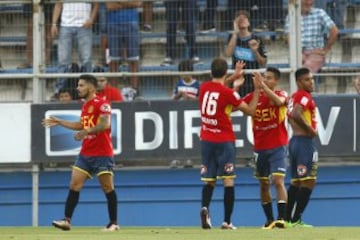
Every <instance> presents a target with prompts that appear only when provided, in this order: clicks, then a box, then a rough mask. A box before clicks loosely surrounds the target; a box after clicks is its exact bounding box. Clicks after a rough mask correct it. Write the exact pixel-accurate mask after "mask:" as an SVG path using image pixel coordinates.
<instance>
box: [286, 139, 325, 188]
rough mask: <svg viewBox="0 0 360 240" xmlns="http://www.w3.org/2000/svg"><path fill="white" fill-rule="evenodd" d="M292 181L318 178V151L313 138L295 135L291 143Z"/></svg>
mask: <svg viewBox="0 0 360 240" xmlns="http://www.w3.org/2000/svg"><path fill="white" fill-rule="evenodd" d="M289 158H290V170H291V181H294V180H300V181H301V180H307V179H316V177H317V168H318V164H317V163H318V152H317V150H316V148H315V145H314V142H313V139H312V138H310V137H304V136H293V137H292V138H291V139H290V143H289Z"/></svg>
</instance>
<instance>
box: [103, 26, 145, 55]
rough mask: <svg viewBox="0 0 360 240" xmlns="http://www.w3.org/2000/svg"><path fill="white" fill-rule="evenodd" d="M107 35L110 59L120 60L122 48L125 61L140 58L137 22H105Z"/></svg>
mask: <svg viewBox="0 0 360 240" xmlns="http://www.w3.org/2000/svg"><path fill="white" fill-rule="evenodd" d="M107 36H108V46H109V55H110V60H112V61H120V60H121V59H122V53H123V49H125V50H126V60H127V61H138V60H139V59H140V50H139V47H140V36H139V23H138V22H125V23H117V24H107Z"/></svg>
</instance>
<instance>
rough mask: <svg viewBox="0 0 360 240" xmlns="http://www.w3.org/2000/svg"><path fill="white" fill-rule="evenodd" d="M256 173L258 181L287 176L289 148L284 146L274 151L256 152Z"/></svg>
mask: <svg viewBox="0 0 360 240" xmlns="http://www.w3.org/2000/svg"><path fill="white" fill-rule="evenodd" d="M254 155H255V171H254V176H255V177H256V178H258V179H269V176H270V175H280V176H285V173H286V157H287V147H286V146H282V147H278V148H274V149H268V150H261V151H256V152H254Z"/></svg>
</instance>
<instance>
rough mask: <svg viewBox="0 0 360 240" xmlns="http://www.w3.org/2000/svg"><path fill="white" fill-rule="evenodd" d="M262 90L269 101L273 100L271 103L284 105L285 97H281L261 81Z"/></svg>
mask: <svg viewBox="0 0 360 240" xmlns="http://www.w3.org/2000/svg"><path fill="white" fill-rule="evenodd" d="M262 85H263V90H264V92H265V94H266V96H268V98H270V100H271V102H273V104H274V105H275V106H284V105H286V98H285V97H281V96H278V95H276V94H275V92H274V91H273V90H271V89H270V88H269V87H268V86H267V85H266V84H265V83H264V82H263V84H262Z"/></svg>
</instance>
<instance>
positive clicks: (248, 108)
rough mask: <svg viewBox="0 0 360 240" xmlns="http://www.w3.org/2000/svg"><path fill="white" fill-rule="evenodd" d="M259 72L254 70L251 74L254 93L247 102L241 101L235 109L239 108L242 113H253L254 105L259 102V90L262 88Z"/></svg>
mask: <svg viewBox="0 0 360 240" xmlns="http://www.w3.org/2000/svg"><path fill="white" fill-rule="evenodd" d="M261 81H262V80H261V74H260V73H259V72H254V76H253V82H254V87H255V90H254V94H253V97H252V99H251V101H250V103H249V104H247V103H246V102H241V104H240V105H239V106H238V107H237V109H239V110H241V111H242V112H243V113H245V114H247V115H250V116H252V115H254V114H255V110H256V106H257V104H258V102H259V97H260V91H261V89H262V83H261Z"/></svg>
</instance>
